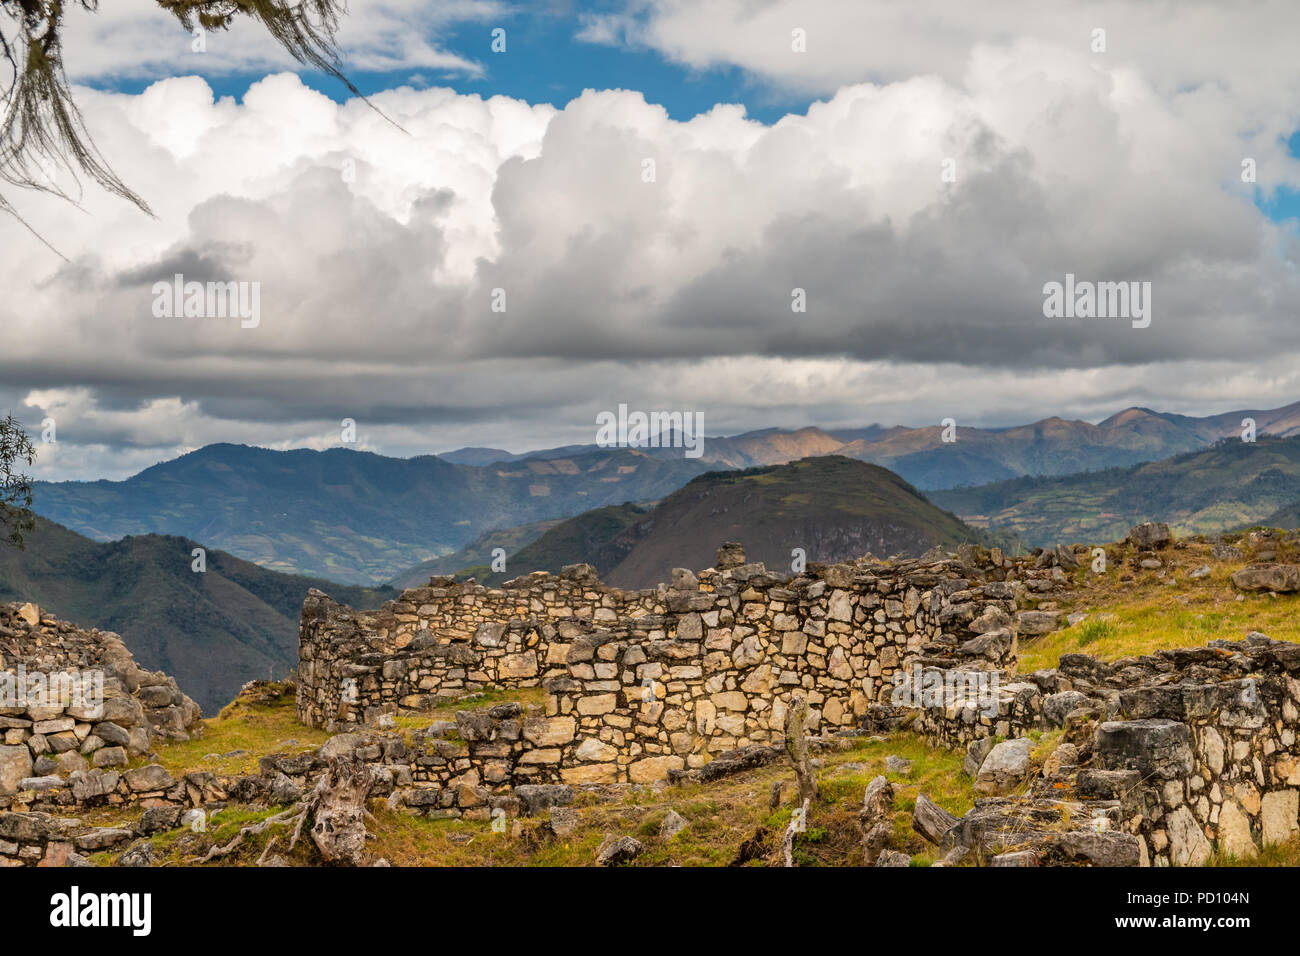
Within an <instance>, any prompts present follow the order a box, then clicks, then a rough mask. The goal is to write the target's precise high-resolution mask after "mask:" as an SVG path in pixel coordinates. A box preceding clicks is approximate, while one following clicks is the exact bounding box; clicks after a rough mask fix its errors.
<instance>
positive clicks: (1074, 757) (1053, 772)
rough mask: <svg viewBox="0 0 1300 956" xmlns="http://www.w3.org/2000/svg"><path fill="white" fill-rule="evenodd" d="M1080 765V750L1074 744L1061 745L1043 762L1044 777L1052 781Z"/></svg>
mask: <svg viewBox="0 0 1300 956" xmlns="http://www.w3.org/2000/svg"><path fill="white" fill-rule="evenodd" d="M1078 765H1079V748H1078V747H1076V746H1075V745H1074V744H1069V743H1065V744H1060V745H1059V746H1058V747H1057V748H1056V749H1055V750H1053V751H1052V752H1051V753H1050V754H1049V755H1048V757H1047V759H1046V760H1044V761H1043V776H1044V777H1047V778H1048V779H1051V778H1052V777H1057V776H1060V775H1061V774H1062V773H1063V772H1065V771H1068V770H1071V769H1073V768H1075V767H1077V766H1078Z"/></svg>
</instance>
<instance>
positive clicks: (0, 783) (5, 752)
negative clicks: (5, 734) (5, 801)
mask: <svg viewBox="0 0 1300 956" xmlns="http://www.w3.org/2000/svg"><path fill="white" fill-rule="evenodd" d="M34 773H35V771H34V770H33V765H32V752H31V751H30V750H28V749H27V745H26V744H15V745H13V746H11V747H0V794H9V793H17V792H18V785H19V783H21V782H22V781H23V780H24V779H26V778H27V777H31V776H33V775H34Z"/></svg>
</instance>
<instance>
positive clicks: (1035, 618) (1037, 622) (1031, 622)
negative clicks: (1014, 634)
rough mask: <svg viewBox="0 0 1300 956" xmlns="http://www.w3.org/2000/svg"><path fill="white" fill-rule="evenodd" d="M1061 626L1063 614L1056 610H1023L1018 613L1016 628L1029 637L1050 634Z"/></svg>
mask: <svg viewBox="0 0 1300 956" xmlns="http://www.w3.org/2000/svg"><path fill="white" fill-rule="evenodd" d="M1060 626H1061V616H1060V615H1059V614H1057V613H1056V612H1055V611H1021V612H1020V613H1018V614H1017V615H1016V629H1017V630H1018V631H1019V632H1020V633H1021V634H1022V635H1027V636H1029V637H1036V636H1038V635H1040V634H1050V633H1051V632H1052V631H1055V630H1056V629H1057V628H1059V627H1060Z"/></svg>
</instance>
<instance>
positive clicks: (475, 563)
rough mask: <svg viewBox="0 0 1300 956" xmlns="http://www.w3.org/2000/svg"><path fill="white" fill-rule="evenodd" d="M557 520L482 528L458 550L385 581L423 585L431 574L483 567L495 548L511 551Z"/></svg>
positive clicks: (401, 586) (478, 574) (396, 585)
mask: <svg viewBox="0 0 1300 956" xmlns="http://www.w3.org/2000/svg"><path fill="white" fill-rule="evenodd" d="M560 520H561V519H559V518H550V519H547V520H546V521H533V522H530V523H529V524H524V525H519V526H517V527H514V528H499V529H496V530H493V531H486V532H484V533H483V534H481V535H479V536H478V537H477V538H475V539H474V540H473V541H471V542H470V543H469V544H467V545H465V547H463V548H461V549H460V550H459V551H453V552H451V553H450V554H444V555H443V556H442V557H440V558H432V559H430V560H428V561H421V562H420V563H419V564H417V565H416V566H415V567H413V568H407V569H406V570H405V571H403V572H402V573H401V574H399V575H397V576H395V577H394V578H393V579H392V580H391V581H389V582H388V584H389V586H390V587H394V588H397V589H398V590H399V591H400V590H404V589H406V588H418V587H423V586H424V585H426V584H428V583H429V578H430V577H432V576H433V575H435V574H456V573H457V572H459V571H466V570H467V569H469V568H475V569H478V568H486V567H488V566H489V565H490V564H491V563H492V552H493V551H494V550H495V549H496V548H501V549H503V550H504V551H505V553H506V554H513V553H514V552H516V551H518V550H520V549H521V548H524V547H526V546H527V545H530V544H532V543H533V542H534V541H536V540H537V539H538V538H540V537H541V536H542V535H543V534H544V533H546V532H547V531H549V530H550V529H551V528H554V527H555V526H556V525H557V524H559V523H560ZM471 573H474V574H475V576H476V577H477V578H478V579H479V580H483V577H484V575H483V573H482V572H481V571H476V572H471Z"/></svg>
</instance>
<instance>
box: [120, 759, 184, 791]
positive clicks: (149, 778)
mask: <svg viewBox="0 0 1300 956" xmlns="http://www.w3.org/2000/svg"><path fill="white" fill-rule="evenodd" d="M122 776H123V777H124V778H125V779H126V785H127V786H128V787H130V788H131V789H132V790H134V791H135V792H136V793H142V792H147V791H150V790H169V789H171V788H172V787H174V786H176V779H175V778H174V777H173V776H172V775H171V774H169V773H168V772H167V771H166V770H165V769H163V768H162V767H161V766H159V765H158V764H156V763H151V764H149V765H148V766H146V767H136V768H135V769H134V770H128V771H126V772H125V773H123V774H122Z"/></svg>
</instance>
